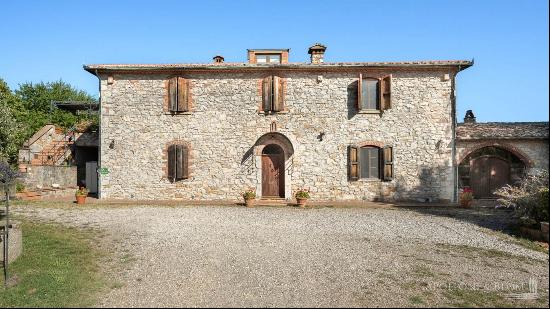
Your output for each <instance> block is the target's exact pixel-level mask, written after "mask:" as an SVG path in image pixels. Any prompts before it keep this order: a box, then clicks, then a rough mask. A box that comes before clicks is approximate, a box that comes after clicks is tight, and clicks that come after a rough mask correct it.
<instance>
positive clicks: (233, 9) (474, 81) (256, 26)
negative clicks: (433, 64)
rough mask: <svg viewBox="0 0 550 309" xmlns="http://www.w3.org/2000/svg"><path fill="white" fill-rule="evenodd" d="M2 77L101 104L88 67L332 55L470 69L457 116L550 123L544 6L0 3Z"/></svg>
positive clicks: (530, 1)
mask: <svg viewBox="0 0 550 309" xmlns="http://www.w3.org/2000/svg"><path fill="white" fill-rule="evenodd" d="M0 38H1V40H0V77H2V78H4V79H5V80H6V81H7V82H8V84H9V85H10V87H12V88H15V87H17V85H18V84H19V83H23V82H26V81H31V82H38V81H54V80H58V79H63V80H64V81H67V82H69V83H71V84H73V85H74V86H76V87H78V88H81V89H84V90H87V91H88V92H90V93H92V94H94V95H97V92H98V91H97V79H96V78H95V77H94V76H92V75H90V74H89V73H87V72H85V71H84V70H82V65H83V64H93V63H181V62H195V63H196V62H210V61H211V59H212V56H214V55H215V54H221V55H223V56H225V59H226V61H230V62H233V61H246V49H247V48H291V54H290V61H300V62H301V61H307V60H308V55H307V48H308V46H310V45H311V44H312V43H315V42H321V43H323V44H325V45H327V46H328V49H327V54H326V56H325V57H326V61H399V60H431V59H442V60H447V59H466V60H468V59H472V58H475V65H474V67H472V68H470V69H467V70H466V71H463V72H462V73H461V74H460V75H459V78H458V116H459V119H461V118H462V117H463V115H464V111H465V110H466V109H473V110H474V112H475V113H476V116H477V118H478V121H547V120H548V2H547V1H546V0H524V1H519V0H517V1H486V0H484V1H441V0H433V1H426V0H410V1H405V0H403V1H379V0H377V1H345V0H339V1H326V2H324V1H320V0H317V1H297V0H294V1H283V0H277V1H267V2H266V1H224V2H222V1H209V0H208V1H207V0H201V1H186V2H184V1H163V0H156V1H152V0H151V1H137V0H133V1H55V0H51V1H21V0H18V1H9V0H8V1H2V2H1V4H0Z"/></svg>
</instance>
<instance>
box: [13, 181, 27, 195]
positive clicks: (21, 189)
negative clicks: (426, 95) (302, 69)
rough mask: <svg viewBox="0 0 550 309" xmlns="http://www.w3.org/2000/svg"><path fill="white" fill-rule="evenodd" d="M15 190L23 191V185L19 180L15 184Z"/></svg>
mask: <svg viewBox="0 0 550 309" xmlns="http://www.w3.org/2000/svg"><path fill="white" fill-rule="evenodd" d="M15 191H17V192H18V193H19V192H23V191H25V185H24V184H22V183H20V182H18V183H16V184H15Z"/></svg>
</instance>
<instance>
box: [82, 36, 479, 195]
mask: <svg viewBox="0 0 550 309" xmlns="http://www.w3.org/2000/svg"><path fill="white" fill-rule="evenodd" d="M325 50H326V47H325V46H323V45H321V44H316V45H314V46H312V47H311V48H310V50H309V53H310V54H311V60H312V61H311V62H310V63H290V62H288V59H289V50H288V49H270V50H266V49H262V50H248V63H226V62H224V59H223V57H221V56H216V57H215V58H214V62H213V63H211V64H165V65H164V64H163V65H141V64H135V65H134V64H125V65H124V64H120V65H119V64H105V65H86V66H84V68H85V70H87V71H88V72H90V73H92V74H94V75H96V76H97V77H98V78H99V80H100V94H101V126H100V141H99V144H100V155H99V161H100V167H101V171H102V173H101V175H100V179H99V193H100V197H101V198H114V199H118V198H124V199H126V198H130V199H132V198H133V199H190V200H215V199H229V200H236V199H239V198H240V197H239V193H240V192H242V191H243V190H245V189H247V188H255V190H256V192H257V195H258V196H259V197H260V198H282V199H291V198H292V193H293V192H294V191H295V190H296V189H298V188H302V187H305V188H309V189H310V190H311V191H312V198H313V199H315V200H382V201H386V200H387V201H391V200H415V201H452V200H454V199H455V197H456V191H457V188H458V183H457V181H458V177H457V169H456V166H455V164H454V163H453V158H454V157H455V151H456V145H455V128H456V123H455V119H456V115H455V106H456V102H455V93H454V92H455V80H456V75H457V74H458V73H459V72H460V71H461V70H464V69H466V68H468V67H470V66H471V65H472V64H473V63H472V62H471V61H407V62H353V63H331V62H326V61H324V53H325Z"/></svg>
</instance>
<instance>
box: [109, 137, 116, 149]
mask: <svg viewBox="0 0 550 309" xmlns="http://www.w3.org/2000/svg"><path fill="white" fill-rule="evenodd" d="M109 149H115V140H114V139H113V140H111V143H109Z"/></svg>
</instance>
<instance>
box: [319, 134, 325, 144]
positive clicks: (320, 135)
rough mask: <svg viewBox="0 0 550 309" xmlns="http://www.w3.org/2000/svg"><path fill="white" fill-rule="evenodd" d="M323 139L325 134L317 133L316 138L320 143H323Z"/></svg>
mask: <svg viewBox="0 0 550 309" xmlns="http://www.w3.org/2000/svg"><path fill="white" fill-rule="evenodd" d="M323 137H325V132H321V133H319V135H318V136H317V138H318V139H319V141H320V142H322V141H323Z"/></svg>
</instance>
